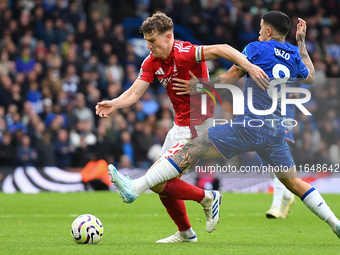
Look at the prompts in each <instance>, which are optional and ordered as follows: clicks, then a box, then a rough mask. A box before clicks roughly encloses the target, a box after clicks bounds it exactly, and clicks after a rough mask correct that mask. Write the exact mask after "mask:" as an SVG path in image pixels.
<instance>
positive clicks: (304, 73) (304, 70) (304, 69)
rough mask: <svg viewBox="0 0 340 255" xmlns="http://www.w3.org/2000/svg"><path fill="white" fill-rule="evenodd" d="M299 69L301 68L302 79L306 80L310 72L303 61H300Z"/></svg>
mask: <svg viewBox="0 0 340 255" xmlns="http://www.w3.org/2000/svg"><path fill="white" fill-rule="evenodd" d="M298 68H299V75H300V76H301V77H302V78H304V79H306V78H307V77H308V75H309V70H308V68H307V67H306V65H305V64H304V63H303V62H302V60H301V59H299V63H298Z"/></svg>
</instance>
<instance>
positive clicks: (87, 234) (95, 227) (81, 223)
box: [71, 214, 104, 244]
mask: <svg viewBox="0 0 340 255" xmlns="http://www.w3.org/2000/svg"><path fill="white" fill-rule="evenodd" d="M103 234H104V228H103V224H102V222H101V221H100V220H99V219H98V218H97V217H96V216H93V215H91V214H83V215H80V216H79V217H78V218H76V219H75V220H74V221H73V223H72V226H71V235H72V238H73V240H74V241H75V242H76V243H79V244H87V243H94V244H97V243H99V241H100V240H101V239H102V237H103Z"/></svg>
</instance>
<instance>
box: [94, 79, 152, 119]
mask: <svg viewBox="0 0 340 255" xmlns="http://www.w3.org/2000/svg"><path fill="white" fill-rule="evenodd" d="M149 84H150V83H149V82H146V81H142V80H140V79H137V80H135V82H134V83H133V84H132V86H131V87H130V88H129V89H128V90H127V91H125V92H124V93H123V94H121V95H120V96H119V97H117V98H115V99H112V100H105V101H101V102H98V103H97V105H96V114H97V115H99V116H100V117H104V118H107V117H108V115H109V114H110V113H111V112H113V111H114V110H116V109H120V108H126V107H129V106H130V105H133V104H134V103H136V102H137V101H138V99H139V98H140V97H141V96H142V95H143V93H144V92H145V90H146V89H147V87H148V86H149Z"/></svg>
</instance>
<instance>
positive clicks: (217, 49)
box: [96, 12, 268, 243]
mask: <svg viewBox="0 0 340 255" xmlns="http://www.w3.org/2000/svg"><path fill="white" fill-rule="evenodd" d="M141 31H142V32H143V35H144V39H145V40H146V41H147V47H148V49H149V50H150V54H149V55H148V56H147V57H146V58H145V60H144V62H143V63H142V66H141V68H140V72H139V75H138V78H137V79H136V80H135V82H134V83H133V84H132V86H131V87H130V88H129V89H128V90H127V91H125V92H124V93H123V94H122V95H121V96H119V97H118V98H115V99H112V100H106V101H102V102H98V104H97V105H96V114H97V115H99V116H100V117H108V114H110V113H111V112H112V111H114V110H116V109H120V108H125V107H129V106H130V105H132V104H134V103H135V102H137V101H138V99H139V98H140V97H141V96H142V94H143V93H144V91H145V90H146V89H147V87H148V86H149V84H150V82H152V81H153V80H154V78H155V77H157V78H158V79H159V81H160V82H161V84H162V85H163V86H164V87H165V89H166V90H167V94H168V95H169V97H170V100H171V102H172V104H173V108H174V110H175V122H174V126H173V128H172V129H171V130H170V131H169V132H168V134H167V137H166V139H165V142H164V145H163V147H162V151H161V153H160V154H161V155H160V156H162V157H168V156H172V155H173V154H174V152H176V151H177V150H176V149H179V148H180V147H182V146H183V145H184V144H185V142H186V140H190V139H193V138H195V137H197V136H198V135H200V134H202V133H203V132H205V131H206V130H207V129H208V128H209V127H211V126H212V121H213V120H212V118H213V114H214V102H213V101H212V100H208V102H207V114H206V115H201V96H200V95H196V96H195V95H191V96H189V95H177V92H178V91H176V90H174V87H173V86H172V84H173V78H180V79H184V80H185V79H186V80H188V79H190V76H189V70H190V71H192V73H193V74H194V75H196V77H200V78H206V79H208V78H209V73H208V69H207V65H206V63H205V61H208V60H213V59H216V58H219V57H223V58H225V59H227V60H229V61H231V62H233V63H236V64H238V65H240V66H241V67H242V68H244V69H245V70H246V71H247V72H248V73H249V75H250V76H251V77H252V78H253V79H254V80H256V82H257V84H258V85H259V86H267V85H268V82H267V79H268V76H267V75H266V74H265V73H264V72H263V70H262V69H261V68H259V67H257V66H255V65H252V64H251V63H250V62H249V61H248V60H247V59H246V58H245V57H244V56H243V55H242V54H241V53H240V52H239V51H237V50H235V49H234V48H232V47H230V46H228V45H212V46H196V45H192V44H191V43H189V42H182V41H177V40H174V33H173V22H172V20H171V18H169V17H167V16H166V15H165V14H164V13H160V12H157V13H155V14H153V15H152V17H149V18H147V19H146V20H145V21H144V22H143V24H142V26H141ZM176 145H177V146H176ZM171 148H173V149H171ZM179 177H180V176H179ZM152 190H153V191H158V192H157V193H159V194H160V199H161V201H162V203H163V205H164V206H165V207H166V210H167V212H168V214H169V215H170V217H171V218H172V219H173V221H174V222H175V224H176V225H177V227H178V231H177V232H176V233H175V234H174V235H172V236H170V237H167V238H165V239H161V240H158V241H157V242H159V243H173V242H197V236H196V233H195V232H194V231H193V229H192V228H191V224H190V222H189V219H188V216H187V213H186V207H185V203H184V201H183V200H181V199H184V198H183V197H182V196H183V195H185V194H189V193H190V196H191V197H190V198H185V199H184V200H195V201H200V203H201V204H202V206H203V207H204V211H205V214H206V218H207V225H206V227H207V231H208V232H212V231H213V229H214V227H215V225H216V224H217V222H218V218H219V215H218V216H216V215H214V214H213V209H215V208H213V206H217V204H218V206H219V203H220V202H221V195H220V194H219V192H218V191H205V190H202V189H200V188H198V187H196V186H193V185H191V184H189V183H186V182H184V181H182V180H180V179H179V178H174V179H172V180H170V181H167V182H166V183H165V184H164V183H163V185H157V186H155V187H153V188H152ZM188 191H190V192H188Z"/></svg>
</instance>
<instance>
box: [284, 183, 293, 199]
mask: <svg viewBox="0 0 340 255" xmlns="http://www.w3.org/2000/svg"><path fill="white" fill-rule="evenodd" d="M292 196H294V194H293V193H292V192H291V191H290V190H289V189H287V188H286V187H285V186H284V192H283V198H284V199H287V200H288V199H291V197H292Z"/></svg>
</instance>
